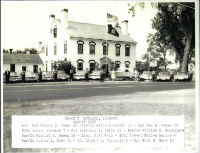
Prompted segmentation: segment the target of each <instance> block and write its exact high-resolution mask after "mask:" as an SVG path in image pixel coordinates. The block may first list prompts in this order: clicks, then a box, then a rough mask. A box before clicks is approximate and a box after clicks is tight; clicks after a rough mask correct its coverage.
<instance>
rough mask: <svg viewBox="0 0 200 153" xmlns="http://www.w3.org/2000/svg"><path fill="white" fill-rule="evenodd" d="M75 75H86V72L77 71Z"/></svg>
mask: <svg viewBox="0 0 200 153" xmlns="http://www.w3.org/2000/svg"><path fill="white" fill-rule="evenodd" d="M75 74H78V75H81V74H85V71H77V72H76V73H75Z"/></svg>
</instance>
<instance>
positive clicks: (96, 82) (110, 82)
mask: <svg viewBox="0 0 200 153" xmlns="http://www.w3.org/2000/svg"><path fill="white" fill-rule="evenodd" d="M124 83H146V82H139V81H114V80H106V81H104V82H100V81H98V80H90V81H71V82H70V81H56V82H26V83H9V84H5V83H3V85H4V86H28V85H59V84H62V85H63V84H66V85H93V84H124Z"/></svg>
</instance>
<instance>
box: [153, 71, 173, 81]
mask: <svg viewBox="0 0 200 153" xmlns="http://www.w3.org/2000/svg"><path fill="white" fill-rule="evenodd" d="M156 81H172V75H170V73H169V72H159V73H158V75H157V77H156Z"/></svg>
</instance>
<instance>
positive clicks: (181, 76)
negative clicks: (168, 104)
mask: <svg viewBox="0 0 200 153" xmlns="http://www.w3.org/2000/svg"><path fill="white" fill-rule="evenodd" d="M189 80H190V74H189V73H188V72H177V73H176V74H175V75H174V81H175V82H176V81H189Z"/></svg>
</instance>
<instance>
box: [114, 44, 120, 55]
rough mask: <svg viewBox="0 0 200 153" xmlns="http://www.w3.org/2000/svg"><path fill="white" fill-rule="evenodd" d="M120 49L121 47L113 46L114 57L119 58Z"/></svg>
mask: <svg viewBox="0 0 200 153" xmlns="http://www.w3.org/2000/svg"><path fill="white" fill-rule="evenodd" d="M120 47H121V45H120V44H116V45H115V55H116V56H120Z"/></svg>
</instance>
